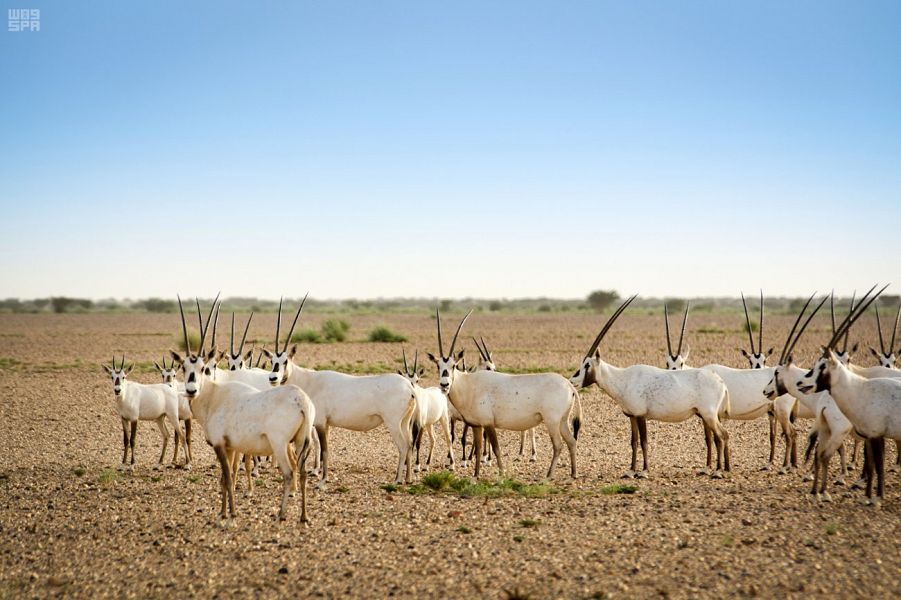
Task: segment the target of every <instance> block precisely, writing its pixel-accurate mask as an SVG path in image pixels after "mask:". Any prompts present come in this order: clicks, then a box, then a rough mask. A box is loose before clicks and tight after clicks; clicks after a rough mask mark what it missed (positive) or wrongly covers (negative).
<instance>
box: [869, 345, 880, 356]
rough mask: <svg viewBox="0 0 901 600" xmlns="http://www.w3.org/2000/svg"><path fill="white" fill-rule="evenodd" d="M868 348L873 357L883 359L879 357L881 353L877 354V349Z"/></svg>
mask: <svg viewBox="0 0 901 600" xmlns="http://www.w3.org/2000/svg"><path fill="white" fill-rule="evenodd" d="M867 348H869V349H870V352H871V353H872V354H873V356H875V357H876V358H882V357H881V356H879V353H878V352H876V349H875V348H873V346H870V345H867Z"/></svg>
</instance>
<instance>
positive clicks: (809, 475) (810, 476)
mask: <svg viewBox="0 0 901 600" xmlns="http://www.w3.org/2000/svg"><path fill="white" fill-rule="evenodd" d="M801 481H813V473H807V474H806V475H804V477H802V478H801Z"/></svg>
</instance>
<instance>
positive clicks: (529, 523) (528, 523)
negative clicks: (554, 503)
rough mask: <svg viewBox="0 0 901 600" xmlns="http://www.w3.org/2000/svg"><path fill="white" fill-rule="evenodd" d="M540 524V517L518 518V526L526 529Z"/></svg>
mask: <svg viewBox="0 0 901 600" xmlns="http://www.w3.org/2000/svg"><path fill="white" fill-rule="evenodd" d="M539 525H541V520H540V519H520V520H519V526H520V527H525V528H526V529H533V528H535V527H538V526H539Z"/></svg>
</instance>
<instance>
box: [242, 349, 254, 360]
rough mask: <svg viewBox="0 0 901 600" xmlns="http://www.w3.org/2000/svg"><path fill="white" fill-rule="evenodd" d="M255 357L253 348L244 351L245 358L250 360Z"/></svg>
mask: <svg viewBox="0 0 901 600" xmlns="http://www.w3.org/2000/svg"><path fill="white" fill-rule="evenodd" d="M252 359H253V350H248V351H247V352H245V353H244V360H245V361H249V360H252Z"/></svg>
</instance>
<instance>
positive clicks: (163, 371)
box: [153, 356, 194, 463]
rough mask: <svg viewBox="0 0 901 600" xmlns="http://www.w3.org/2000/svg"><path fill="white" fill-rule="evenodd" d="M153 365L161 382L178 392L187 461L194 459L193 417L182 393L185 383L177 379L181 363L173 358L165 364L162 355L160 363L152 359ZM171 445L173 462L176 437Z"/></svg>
mask: <svg viewBox="0 0 901 600" xmlns="http://www.w3.org/2000/svg"><path fill="white" fill-rule="evenodd" d="M153 366H154V367H156V370H157V371H159V373H160V376H161V377H162V378H163V383H165V384H166V385H168V386H169V387H171V388H172V389H173V390H175V393H176V394H178V419H179V421H183V422H184V424H185V441H186V442H187V446H188V462H192V461H193V460H194V455H193V454H192V452H193V451H194V449H193V448H192V447H191V420H192V418H193V417H192V415H191V407H190V406H188V399H187V398H186V397H185V395H184V391H185V385H184V384H183V383H179V381H178V371H179V370H180V369H181V365H180V364H178V362H176V361H175V360H172V363H171V364H168V365H167V364H166V357H165V356H163V360H162V363H158V362H156V361H154V362H153ZM173 446H175V448H174V450H173V452H172V462H173V463H174V462H177V461H178V438H176V439H175V444H173Z"/></svg>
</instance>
